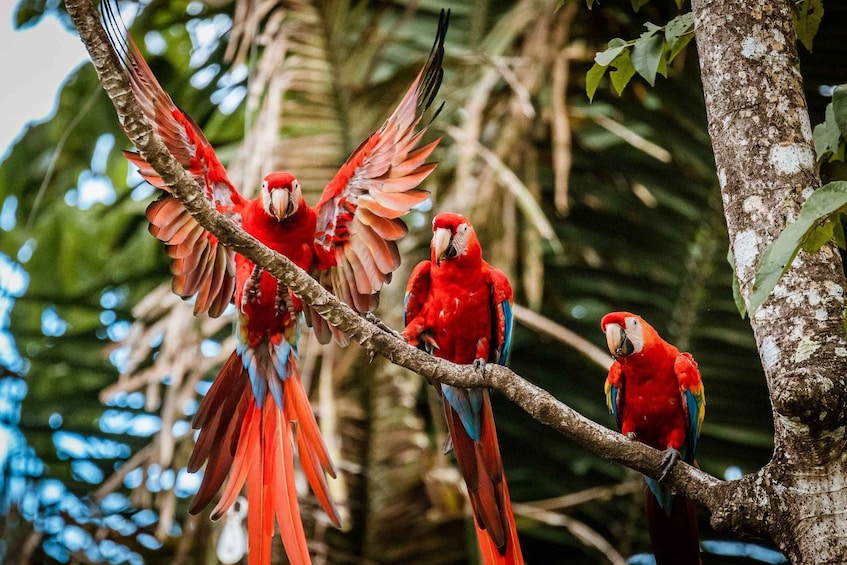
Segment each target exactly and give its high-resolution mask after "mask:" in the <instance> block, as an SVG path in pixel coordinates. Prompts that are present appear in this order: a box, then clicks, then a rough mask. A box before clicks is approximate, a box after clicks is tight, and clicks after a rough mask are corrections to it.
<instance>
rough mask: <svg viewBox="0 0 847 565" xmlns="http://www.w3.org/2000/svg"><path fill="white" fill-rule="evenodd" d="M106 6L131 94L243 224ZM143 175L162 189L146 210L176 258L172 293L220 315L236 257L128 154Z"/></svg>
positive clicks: (225, 182)
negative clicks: (189, 299) (191, 299)
mask: <svg viewBox="0 0 847 565" xmlns="http://www.w3.org/2000/svg"><path fill="white" fill-rule="evenodd" d="M103 5H104V12H103V16H104V21H105V28H106V31H107V33H108V36H109V42H110V43H111V45H112V47H113V48H114V50H115V52H116V54H117V56H118V59H119V60H120V62H121V63H122V64H123V67H124V69H125V70H126V74H127V77H128V79H129V82H130V85H131V87H132V93H133V96H134V97H135V99H136V101H137V102H138V104H139V105H140V106H141V109H142V110H143V111H144V115H145V116H146V117H147V120H148V121H149V122H150V123H151V124H152V125H153V127H154V129H155V130H156V132H157V133H158V134H159V136H160V137H161V138H162V140H163V141H164V142H165V145H166V146H167V148H168V150H169V151H170V152H171V154H172V155H173V156H174V157H175V158H176V159H177V160H178V161H179V162H180V164H182V166H183V167H185V169H186V170H187V171H188V172H189V173H191V174H193V175H195V176H196V177H197V178H198V180H202V182H203V184H204V186H205V190H206V197H207V198H209V199H210V200H211V201H212V202H214V204H215V205H216V206H217V208H218V210H219V211H220V212H221V213H224V214H226V215H228V216H229V217H231V218H232V219H233V220H234V221H236V222H239V221H240V211H241V209H242V207H243V205H244V199H243V198H242V197H241V195H240V194H239V193H238V191H237V190H235V187H234V186H233V185H232V183H231V182H230V180H229V178H228V177H227V174H226V169H224V167H223V165H222V164H221V163H220V161H219V160H218V158H217V156H216V155H215V151H214V149H213V148H212V146H211V145H210V144H209V142H208V140H207V139H206V136H205V135H203V132H202V131H201V130H200V128H199V126H197V124H196V123H195V122H194V120H192V119H191V118H190V117H189V116H188V115H187V114H185V113H184V112H182V111H181V110H180V109H179V108H177V107H176V105H175V104H174V102H173V100H171V97H170V96H168V94H167V93H166V92H165V91H164V89H163V88H162V87H161V85H160V84H159V82H158V81H157V80H156V77H155V76H154V75H153V71H151V70H150V67H149V66H148V65H147V62H146V61H145V60H144V58H143V56H142V55H141V52H140V51H139V49H138V47H137V45H136V44H135V42H134V41H133V40H132V38H131V37H129V35H128V34H126V37H124V32H125V30H124V29H123V24H122V22H121V21H120V19H119V16H118V15H117V14H115V12H114V11H113V10H114V8H113V7H112V3H111V1H108V0H107V1H106V2H104V3H103ZM124 155H125V156H126V157H127V159H129V160H130V161H131V162H132V163H134V164H135V165H136V166H137V167H138V169H139V172H140V174H141V175H142V176H143V177H144V178H145V179H146V180H147V181H148V182H149V183H150V184H152V185H153V186H156V187H158V188H161V189H162V190H164V191H165V192H164V193H162V194H161V195H160V197H159V199H158V200H156V201H155V202H153V203H151V204H150V206H149V207H148V208H147V219H148V220H150V233H151V234H153V235H154V236H155V237H157V238H158V239H160V240H161V241H163V242H164V243H165V247H166V249H167V253H168V255H169V256H170V257H171V272H172V273H173V282H172V286H171V287H172V289H173V291H174V293H175V294H177V295H179V296H181V297H182V298H186V299H187V298H190V297H193V296H194V297H196V301H195V303H194V313H195V314H200V313H203V312H208V314H209V315H210V316H219V315H220V314H221V313H222V312H223V310H224V309H225V308H226V306H227V304H229V302H230V300H231V299H232V294H233V290H234V288H235V263H234V254H233V252H232V251H230V250H228V249H226V248H225V247H224V246H223V245H221V244H220V243H219V242H218V240H217V238H215V237H214V236H213V235H212V234H210V233H209V232H207V231H206V230H204V229H203V228H202V227H201V226H200V224H198V223H197V222H196V221H195V220H194V218H193V217H192V216H191V215H190V214H189V213H188V211H187V210H185V208H184V207H183V206H182V204H181V203H180V202H179V201H178V200H177V199H176V198H174V197H173V196H172V195H171V194H170V192H169V190H170V189H169V188H168V186H167V185H165V183H164V181H163V180H162V177H161V176H159V174H158V173H157V172H156V171H155V170H153V168H152V167H151V166H150V165H149V164H148V163H147V162H146V161H145V160H144V159H143V158H142V157H141V156H140V155H139V154H138V153H134V152H130V151H124Z"/></svg>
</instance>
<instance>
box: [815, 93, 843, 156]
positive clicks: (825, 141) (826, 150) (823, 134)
mask: <svg viewBox="0 0 847 565" xmlns="http://www.w3.org/2000/svg"><path fill="white" fill-rule="evenodd" d="M825 115H826V118H825V120H824V123H822V124H818V125H816V126H815V130H814V142H815V153H817V155H818V161H819V162H820V161H823V160H825V159H826V160H829V158H830V156H831V155H832V154H833V153H835V152H836V150H837V149H838V144H839V142H840V141H841V130H840V129H838V124H837V123H836V121H835V110H834V108H833V103H832V102H830V103H829V104H827V106H826V114H825Z"/></svg>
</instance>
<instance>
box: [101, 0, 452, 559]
mask: <svg viewBox="0 0 847 565" xmlns="http://www.w3.org/2000/svg"><path fill="white" fill-rule="evenodd" d="M106 6H107V11H106V20H107V29H108V33H109V38H110V41H111V43H112V46H113V47H114V49H115V50H116V51H117V53H118V55H119V59H120V60H121V62H122V63H123V65H124V67H125V69H126V72H127V75H128V78H129V81H130V84H131V86H132V92H133V95H134V96H135V98H136V100H137V101H138V102H139V104H140V105H141V107H142V109H143V111H144V113H145V115H146V117H147V119H148V120H149V121H150V122H151V124H152V125H153V126H154V128H155V129H156V131H157V133H158V134H159V135H160V136H161V137H162V139H163V141H164V142H165V144H166V145H167V147H168V149H169V150H170V151H171V153H172V154H173V155H174V157H176V158H177V160H179V162H180V163H181V164H182V165H183V167H185V169H186V170H187V171H188V172H190V173H191V174H193V175H194V176H195V177H196V178H198V179H199V180H202V182H203V184H204V185H205V196H206V197H207V198H209V199H210V200H211V201H212V202H213V203H214V204H215V205H216V207H217V209H218V210H219V211H220V212H221V213H223V214H225V215H227V216H228V217H229V218H230V219H231V220H232V221H234V222H236V223H238V224H240V225H241V227H242V228H244V230H245V231H247V232H248V233H250V234H252V235H253V236H255V237H256V238H257V239H259V240H260V241H262V242H263V243H264V244H265V245H267V246H268V247H270V248H271V249H274V250H275V251H278V252H280V253H282V254H284V255H286V256H287V257H288V258H289V259H291V260H292V261H293V262H294V263H295V264H297V265H298V266H299V267H301V268H303V269H306V270H310V269H312V270H314V271H315V272H317V274H318V275H319V276H320V277H321V280H322V282H323V283H324V284H325V285H326V286H327V287H328V288H330V289H331V290H332V291H333V292H334V293H335V294H336V295H338V296H340V297H341V298H342V299H343V300H345V301H347V303H348V304H350V305H351V306H353V307H354V308H355V309H357V310H358V311H360V312H365V311H369V310H371V309H372V308H374V307H375V306H376V302H377V298H378V292H379V290H380V289H381V288H382V285H383V284H384V283H386V282H388V280H389V279H390V277H391V273H392V272H393V271H394V270H395V269H396V268H397V267H398V266H399V263H400V255H399V252H398V250H397V244H396V240H398V239H399V238H400V237H402V236H403V235H405V233H406V226H405V224H404V223H403V222H402V220H400V219H399V217H400V216H402V215H403V214H405V213H406V212H408V211H409V210H410V209H411V208H412V207H413V206H415V205H416V204H419V203H421V202H422V201H424V200H425V199H426V198H427V197H428V194H429V193H428V192H426V191H424V190H421V189H418V188H416V187H417V186H418V184H420V183H421V182H422V181H423V180H424V179H425V178H426V177H427V175H429V173H431V172H432V170H433V169H434V168H435V166H436V165H435V163H426V162H425V161H426V159H427V158H428V157H429V155H430V154H431V153H432V151H433V149H435V146H436V145H437V144H438V143H439V141H440V138H439V139H436V140H435V141H433V142H431V143H429V144H427V145H424V146H422V147H419V148H416V146H417V145H418V143H419V142H420V140H421V138H422V137H423V134H424V132H425V131H426V129H427V126H426V125H423V126H421V127H419V125H420V121H421V119H422V116H423V113H424V112H425V111H426V110H427V109H428V108H429V106H430V105H431V103H432V101H433V99H434V98H435V95H436V93H437V91H438V88H439V86H440V84H441V79H442V75H443V71H442V68H441V65H442V61H443V57H444V37H445V34H446V31H447V23H448V18H449V14H448V13H444V12H443V11H442V13H441V18H440V21H439V25H438V32H437V34H436V39H435V43H434V45H433V48H432V51H431V53H430V56H429V59H428V61H427V63H426V65H425V66H424V68H423V69H422V70H421V72H420V73H419V74H418V76H417V78H416V79H415V80H414V82H413V83H412V85H411V86H410V88H409V90H408V92H407V93H406V95H405V96H404V97H403V99H402V100H401V102H400V104H399V106H398V107H397V109H396V110H395V111H394V112H393V113H392V114H391V116H390V117H389V118H388V120H387V121H386V122H385V123H384V124H383V125H382V127H381V128H380V129H379V130H378V131H376V132H375V133H373V134H372V135H371V136H370V137H368V138H367V139H366V140H365V141H364V142H362V144H361V145H360V146H359V147H358V149H356V150H355V151H354V152H353V154H352V155H351V156H350V157H349V158H348V160H347V162H346V163H344V165H342V167H341V169H340V170H339V171H338V173H337V174H336V175H335V177H334V178H333V179H332V180H331V181H330V183H329V184H328V185H327V186H326V188H325V189H324V192H323V195H322V197H321V199H320V201H319V202H318V204H317V206H316V207H315V208H311V207H310V206H309V205H308V204H306V202H305V201H304V199H303V197H302V195H301V191H300V185H299V184H298V182H297V180H296V178H295V177H294V176H293V175H292V174H290V173H287V172H275V173H271V174H269V175H267V176H266V177H265V178H264V181H263V183H262V186H261V189H260V191H259V195H258V196H257V197H255V198H253V199H247V198H245V197H243V196H242V195H241V194H240V193H239V192H238V190H236V188H235V187H234V186H233V184H232V183H231V182H230V180H229V178H228V177H227V173H226V170H225V169H224V167H223V165H222V164H221V163H220V161H219V160H218V158H217V156H216V155H215V151H214V149H213V148H212V146H211V145H210V144H209V142H208V141H207V140H206V137H205V136H204V135H203V132H202V131H201V130H200V128H199V127H198V126H197V124H196V123H195V122H194V121H193V120H192V119H191V118H190V117H189V116H188V115H187V114H185V113H183V112H182V111H181V110H179V109H178V108H177V107H176V105H175V104H174V103H173V101H172V100H171V98H170V97H169V96H168V94H167V93H166V92H165V91H164V90H163V89H162V87H161V86H160V85H159V83H158V81H157V80H156V78H155V77H154V76H153V73H152V71H151V70H150V68H149V66H148V65H147V63H146V62H145V61H144V59H143V57H142V55H141V53H140V51H139V50H138V48H137V46H136V44H135V43H134V42H133V41H132V39H131V38H127V39H126V40H124V39H123V38H122V37H121V31H120V24H119V22H118V19H117V17H116V16H115V14H114V13H113V12H112V8H111V6H110V5H109V3H108V2H107V3H106ZM124 153H125V155H126V157H127V158H128V159H129V160H130V161H132V162H133V163H135V164H136V165H137V166H138V167H139V170H140V173H141V175H142V176H143V177H144V178H145V179H146V180H147V181H148V182H150V183H151V184H153V185H154V186H156V187H158V188H161V189H162V190H163V192H162V193H161V195H160V197H159V199H158V200H156V201H155V202H153V203H152V204H151V205H150V206H149V207H148V209H147V218H148V219H149V221H150V232H151V233H152V234H153V235H154V236H156V237H157V238H158V239H160V240H161V241H163V242H164V243H165V246H166V249H167V252H168V254H169V255H170V257H171V258H172V262H171V271H172V273H173V284H172V288H173V290H174V292H175V293H176V294H178V295H180V296H182V297H183V298H191V297H194V298H195V304H194V312H195V314H200V313H208V314H209V315H211V316H218V315H220V314H221V313H222V312H223V310H224V309H225V308H226V306H227V305H228V304H229V303H230V301H231V300H232V299H233V297H234V302H235V306H236V310H237V320H236V335H237V338H238V345H237V347H236V350H235V351H234V352H233V353H232V355H230V357H229V359H228V360H227V361H226V362H225V364H224V365H223V367H222V368H221V370H220V373H219V374H218V376H217V377H216V378H215V380H214V382H213V384H212V386H211V388H210V389H209V392H208V393H207V394H206V396H205V397H204V398H203V400H202V402H201V404H200V407H199V409H198V411H197V414H196V415H195V418H194V422H193V425H194V427H195V428H196V429H199V430H200V433H199V436H198V438H197V443H196V445H195V447H194V451H193V453H192V455H191V458H190V461H189V464H188V469H189V471H192V472H196V471H198V470H199V469H200V468H201V467H202V466H203V464H204V463H206V469H205V473H204V475H203V479H202V483H201V486H200V489H199V491H198V493H197V495H196V497H195V498H194V500H193V501H192V504H191V506H190V509H189V511H190V512H191V513H194V514H196V513H198V512H200V511H201V510H202V509H203V508H205V507H206V506H207V505H208V504H209V502H211V500H212V499H213V498H214V497H215V495H216V494H217V493H218V491H220V490H221V487H222V486H223V484H224V481H225V480H227V479H228V480H227V484H226V487H225V488H224V489H223V493H222V495H221V497H220V500H219V501H218V503H217V505H216V506H215V508H214V510H213V511H212V518H213V519H217V518H219V517H221V516H222V515H224V513H225V512H226V511H227V509H228V508H229V507H230V506H231V505H232V503H233V501H234V500H235V498H236V496H237V495H238V493H239V492H240V491H241V488H242V486H243V485H244V483H245V481H246V482H247V493H248V503H249V512H250V513H249V516H248V539H249V549H250V551H249V561H250V563H251V564H264V563H270V558H271V538H272V536H273V531H274V515H276V520H277V522H278V524H279V529H280V535H281V537H282V541H283V545H284V547H285V551H286V554H287V555H288V559H289V561H290V562H291V563H294V564H300V563H310V556H309V551H308V547H307V545H306V537H305V533H304V531H303V525H302V521H301V519H300V511H299V503H298V500H297V492H296V486H295V477H294V456H293V448H294V442H295V441H296V444H297V451H298V453H299V457H300V462H301V465H302V467H303V471H304V473H305V475H306V477H307V479H308V481H309V484H310V485H311V487H312V490H313V491H314V492H315V494H316V496H317V498H318V500H319V501H320V503H321V505H322V506H323V508H324V510H325V511H326V513H327V514H328V516H329V518H330V519H331V520H332V522H333V523H334V524H335V525H336V526H338V525H340V519H339V516H338V512H337V510H336V508H335V506H334V503H333V501H332V499H331V497H330V494H329V492H328V488H327V483H326V477H325V474H324V473H328V474H329V475H331V476H333V477H334V476H335V471H334V469H333V466H332V462H331V461H330V457H329V454H328V453H327V449H326V446H325V445H324V442H323V440H322V438H321V435H320V431H319V429H318V426H317V423H316V421H315V417H314V414H313V413H312V410H311V406H310V404H309V400H308V398H307V395H306V392H305V390H304V389H303V385H302V383H301V381H300V376H299V374H298V371H297V358H298V352H297V342H298V337H299V325H298V321H299V319H300V317H301V313H302V312H303V304H302V302H301V301H300V299H299V298H298V297H297V296H295V295H294V294H292V293H291V292H289V290H288V289H287V288H286V287H285V286H283V285H282V284H281V283H279V282H278V281H277V280H276V279H275V278H274V277H272V276H271V275H269V274H268V273H266V272H264V271H263V270H262V269H261V268H259V267H258V266H256V265H254V264H253V263H252V262H251V261H250V260H249V259H247V258H246V257H243V256H241V255H238V254H235V253H234V252H232V251H231V250H229V249H226V248H225V247H223V246H222V245H221V244H220V243H219V242H218V240H217V239H216V238H215V237H214V236H213V235H211V234H210V233H208V232H206V231H205V230H204V229H203V228H202V227H201V226H200V225H199V224H198V223H197V222H196V221H195V220H194V219H193V218H192V217H191V215H189V214H188V212H187V211H186V210H185V208H184V207H183V206H182V204H181V203H180V202H179V201H178V200H177V199H176V198H175V197H173V196H172V195H171V194H170V192H169V190H168V187H167V186H166V185H165V184H164V182H163V181H162V178H161V177H160V176H159V175H158V173H156V171H154V170H153V169H152V167H151V166H150V165H149V164H148V163H147V162H145V161H144V159H143V158H142V157H141V156H140V155H138V154H137V153H132V152H124ZM312 322H313V323H315V325H316V328H317V330H320V329H321V328H323V329H324V331H322V332H319V333H320V337H321V338H322V341H324V342H326V341H328V340H329V333H328V332H327V331H326V328H327V326H326V325H325V324H326V323H325V322H324V321H323V320H320V319H319V318H317V316H314V317H313V318H312ZM335 335H336V337H337V338H338V337H341V335H340V334H335Z"/></svg>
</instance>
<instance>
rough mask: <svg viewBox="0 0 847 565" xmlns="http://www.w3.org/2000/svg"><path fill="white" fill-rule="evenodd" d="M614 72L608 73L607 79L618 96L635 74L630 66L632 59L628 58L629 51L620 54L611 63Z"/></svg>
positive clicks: (633, 68)
mask: <svg viewBox="0 0 847 565" xmlns="http://www.w3.org/2000/svg"><path fill="white" fill-rule="evenodd" d="M611 66H613V67H615V70H614V71H612V72H610V73H609V78H610V79H612V86H613V87H615V91H616V92H617V93H618V95H620V94H621V93H623V89H624V88H626V85H627V84H628V83H629V81H630V79H631V78H632V76H633V75H634V74H635V67H633V66H632V59H630V57H629V51H623V52H621V54H620V55H618V57H617V58H616V59H615V60H614V61H612V65H611Z"/></svg>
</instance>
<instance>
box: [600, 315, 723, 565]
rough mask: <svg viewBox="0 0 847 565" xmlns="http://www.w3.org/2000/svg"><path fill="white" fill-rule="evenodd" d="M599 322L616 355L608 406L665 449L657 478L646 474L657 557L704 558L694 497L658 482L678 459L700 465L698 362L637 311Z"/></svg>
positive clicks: (636, 433) (625, 427)
mask: <svg viewBox="0 0 847 565" xmlns="http://www.w3.org/2000/svg"><path fill="white" fill-rule="evenodd" d="M600 327H601V329H602V330H603V333H605V334H606V343H607V345H608V346H609V351H610V352H611V354H612V355H613V356H614V358H615V362H614V363H612V367H611V368H610V369H609V376H608V378H607V379H606V386H605V388H606V403H607V404H608V406H609V411H610V412H611V413H612V414H613V415H614V416H615V420H616V421H617V423H618V427H619V428H620V430H621V433H622V434H623V435H625V436H626V437H628V438H629V439H632V440H638V441H641V442H642V443H645V444H647V445H649V446H651V447H654V448H656V449H661V450H663V451H664V452H665V457H664V461H663V464H662V474H661V476H660V477H659V480H658V481H656V480H654V479H651V478H649V477H645V478H644V480H645V482H646V485H647V488H645V502H644V505H645V508H646V512H647V526H648V529H649V532H650V541H651V543H652V545H653V552H654V554H655V556H656V563H658V565H665V564H668V565H670V564H674V565H688V564H699V563H700V544H699V541H698V536H697V522H696V520H695V516H694V503H693V502H691V501H690V500H687V499H685V498H683V497H682V496H678V495H677V496H675V495H673V493H672V492H671V490H670V489H669V488H667V487H663V486H661V484H660V483H661V482H662V480H663V479H664V478H665V477H666V476H667V474H668V473H669V472H670V471H671V469H672V467H673V465H674V463H676V461H678V460H679V459H682V460H683V461H685V462H686V463H689V464H694V452H695V451H696V450H697V440H698V438H699V437H700V428H701V427H702V424H703V416H704V415H705V412H706V396H705V393H704V392H703V381H702V379H701V377H700V370H699V369H698V368H697V362H696V361H694V358H693V357H692V356H691V354H690V353H680V352H679V349H677V348H676V347H674V346H673V345H671V344H670V343H668V342H666V341H665V340H663V339H662V338H661V337H660V336H659V334H658V333H657V332H656V330H655V329H654V328H653V327H652V326H651V325H650V324H648V323H647V322H645V321H644V320H643V319H642V318H641V317H640V316H636V315H635V314H630V313H629V312H613V313H611V314H607V315H606V316H604V317H603V319H602V321H601V322H600Z"/></svg>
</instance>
